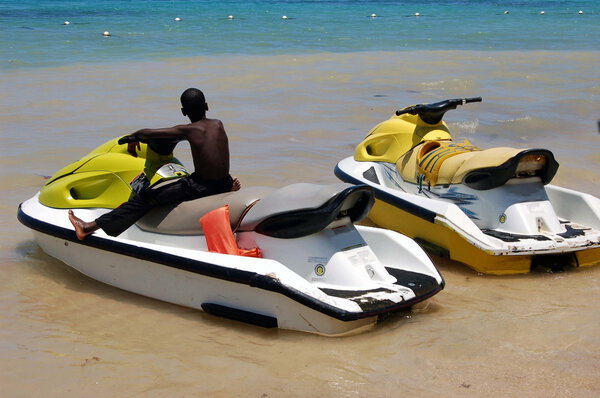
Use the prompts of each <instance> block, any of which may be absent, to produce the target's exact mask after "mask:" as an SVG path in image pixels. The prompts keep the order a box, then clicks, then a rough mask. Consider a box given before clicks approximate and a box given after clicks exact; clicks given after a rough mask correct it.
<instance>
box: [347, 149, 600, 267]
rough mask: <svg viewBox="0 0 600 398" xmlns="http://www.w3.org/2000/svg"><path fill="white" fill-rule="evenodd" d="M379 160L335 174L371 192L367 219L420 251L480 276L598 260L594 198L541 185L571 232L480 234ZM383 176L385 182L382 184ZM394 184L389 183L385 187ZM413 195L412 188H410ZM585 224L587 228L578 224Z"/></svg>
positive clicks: (451, 207)
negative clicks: (401, 236)
mask: <svg viewBox="0 0 600 398" xmlns="http://www.w3.org/2000/svg"><path fill="white" fill-rule="evenodd" d="M394 169H395V165H392V164H387V163H385V162H363V161H356V160H354V158H353V157H348V158H346V159H343V160H342V161H340V162H339V163H338V165H337V166H336V169H335V174H336V176H337V177H338V178H339V179H340V180H342V181H344V182H348V183H353V184H367V185H369V186H371V187H372V188H373V189H374V192H375V198H376V199H375V204H374V206H373V208H372V209H371V211H370V213H369V218H370V219H371V220H372V221H373V222H374V223H375V224H377V225H379V226H381V227H384V228H389V229H392V230H395V231H398V232H400V233H402V234H404V235H407V236H409V237H411V238H413V239H415V241H417V242H418V243H419V244H420V245H421V246H422V247H423V248H425V249H427V250H428V251H430V252H432V253H434V254H436V255H438V256H441V257H447V258H450V259H452V260H455V261H459V262H462V263H464V264H466V265H468V266H469V267H471V268H473V269H474V270H476V271H478V272H481V273H486V274H496V275H505V274H520V273H528V272H530V271H531V269H532V268H533V267H536V266H537V265H545V266H549V267H551V268H558V267H560V266H564V265H571V266H591V265H595V264H597V263H599V262H600V200H599V199H598V198H595V197H593V196H591V195H588V194H584V193H581V192H577V191H573V190H568V189H565V188H561V187H557V186H553V185H546V186H545V194H546V195H547V197H548V200H549V202H550V203H551V205H552V206H553V208H554V209H555V210H556V212H557V214H558V216H559V218H560V220H561V221H560V222H561V223H563V224H565V225H568V226H569V228H568V229H567V231H576V232H577V233H576V234H572V236H569V234H562V236H555V235H550V234H546V235H547V236H544V234H540V235H536V236H519V235H514V234H513V235H511V234H508V233H500V232H497V233H494V231H492V230H486V231H482V230H481V229H480V228H478V227H477V226H476V225H475V224H474V223H473V222H472V220H471V219H470V218H469V217H468V216H467V215H466V214H465V213H464V212H463V210H462V209H461V208H459V207H458V206H457V205H456V204H454V203H450V202H447V201H442V200H435V199H431V198H427V197H425V196H423V195H419V194H415V193H411V192H409V191H408V189H401V187H400V186H401V185H402V184H404V185H407V184H405V183H404V182H403V181H402V178H401V177H400V176H398V175H397V174H394V172H393V170H394ZM384 175H388V176H390V175H391V177H390V180H388V181H386V182H382V181H384V180H385V178H386V177H384ZM392 180H394V181H395V182H393V183H390V181H392ZM415 191H416V189H415ZM582 224H583V225H587V226H582Z"/></svg>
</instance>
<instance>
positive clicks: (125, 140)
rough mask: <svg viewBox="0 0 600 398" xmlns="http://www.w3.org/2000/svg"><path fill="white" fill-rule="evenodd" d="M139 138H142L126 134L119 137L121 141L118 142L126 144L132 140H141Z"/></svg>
mask: <svg viewBox="0 0 600 398" xmlns="http://www.w3.org/2000/svg"><path fill="white" fill-rule="evenodd" d="M139 140H140V139H139V138H137V137H136V136H134V135H126V136H124V137H121V138H119V141H117V144H119V145H125V144H129V143H130V142H139Z"/></svg>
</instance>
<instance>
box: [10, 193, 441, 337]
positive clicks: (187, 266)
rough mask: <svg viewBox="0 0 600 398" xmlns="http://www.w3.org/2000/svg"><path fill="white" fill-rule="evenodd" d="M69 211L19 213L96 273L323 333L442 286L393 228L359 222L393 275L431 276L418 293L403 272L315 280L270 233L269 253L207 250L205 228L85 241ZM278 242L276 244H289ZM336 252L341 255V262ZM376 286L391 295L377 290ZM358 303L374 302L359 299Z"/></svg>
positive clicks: (225, 312) (223, 312)
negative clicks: (359, 279)
mask: <svg viewBox="0 0 600 398" xmlns="http://www.w3.org/2000/svg"><path fill="white" fill-rule="evenodd" d="M104 211H106V210H102V209H98V210H94V209H90V210H82V213H81V214H85V215H86V216H93V215H95V216H97V215H98V214H101V213H102V212H104ZM66 212H67V210H65V209H51V208H47V207H45V206H43V205H41V204H40V203H39V202H38V201H37V198H36V197H34V198H32V199H30V200H28V201H26V202H24V203H23V204H22V205H21V207H20V211H19V219H20V220H21V222H23V223H24V224H25V225H27V226H29V227H30V228H32V229H33V230H34V237H35V240H36V241H37V242H38V244H39V245H40V247H41V248H42V249H43V250H44V251H45V252H47V253H48V254H49V255H51V256H53V257H56V258H57V259H59V260H61V261H64V262H65V263H66V264H68V265H70V266H71V267H73V268H74V269H76V270H78V271H80V272H81V273H83V274H85V275H88V276H90V277H91V278H94V279H96V280H98V281H101V282H104V283H106V284H109V285H112V286H115V287H118V288H121V289H124V290H127V291H131V292H134V293H137V294H141V295H144V296H148V297H152V298H156V299H159V300H162V301H166V302H170V303H174V304H178V305H182V306H186V307H191V308H196V309H201V310H205V311H207V312H212V313H215V314H217V315H220V316H225V317H229V318H233V319H237V320H243V321H246V322H249V323H254V324H258V325H261V326H267V327H275V326H277V327H280V328H283V329H291V330H299V331H305V332H311V333H317V334H323V335H343V334H348V333H355V332H359V331H363V330H365V329H367V328H369V327H371V326H373V325H374V324H375V323H376V322H377V320H378V316H379V315H380V314H385V313H388V312H392V311H397V310H401V309H403V308H408V307H410V306H411V305H413V304H415V303H417V302H419V301H422V300H424V299H426V298H428V297H430V296H432V295H434V294H436V293H437V292H439V291H440V290H441V289H442V288H443V285H444V282H443V279H442V277H441V276H440V274H439V273H438V271H437V269H436V268H435V266H434V265H433V264H432V263H431V261H430V260H429V258H428V257H427V256H426V255H425V253H424V252H423V251H422V250H421V249H420V248H419V247H418V246H417V245H416V244H415V243H414V242H413V241H412V240H410V239H409V238H406V237H404V236H402V235H400V234H397V233H394V232H391V231H385V230H380V229H375V228H368V227H357V231H358V233H359V234H360V236H362V237H363V239H364V240H365V241H366V242H367V243H368V244H369V245H371V248H372V249H373V251H374V252H375V253H376V254H377V258H378V261H380V262H381V263H382V264H383V265H384V267H385V269H386V270H387V271H389V272H390V273H391V274H392V275H393V274H394V273H396V275H397V276H401V275H405V274H407V273H408V274H410V273H419V275H420V278H421V279H422V278H425V279H426V280H427V283H428V285H427V286H426V287H423V289H424V290H422V291H413V290H411V289H410V288H408V287H407V286H404V285H401V283H404V282H406V281H404V282H403V281H400V280H399V277H398V278H396V281H395V282H393V279H394V278H391V279H392V280H387V281H379V280H377V278H374V279H372V280H368V281H365V284H364V286H363V289H360V288H358V287H357V286H353V287H348V286H344V285H343V284H342V285H339V286H336V284H335V280H333V279H329V280H326V279H321V280H318V278H316V279H317V280H315V281H313V280H311V278H310V277H307V276H305V275H300V274H298V273H296V272H294V271H293V270H292V269H290V268H289V267H288V266H286V265H284V261H282V260H283V259H282V258H279V259H274V258H277V257H281V256H285V255H286V253H285V250H279V251H278V250H276V249H277V247H274V248H273V250H271V251H270V250H269V248H268V242H267V241H265V242H264V244H265V245H267V246H266V247H265V250H264V252H265V253H269V252H272V253H273V255H272V257H271V258H249V257H241V256H232V255H225V254H218V253H210V252H207V251H206V243H205V241H204V238H203V236H201V235H198V236H169V235H161V234H155V233H148V232H144V231H142V230H140V229H139V228H137V227H136V226H132V227H131V228H130V229H129V230H127V231H126V232H125V233H123V234H122V235H121V236H120V237H117V238H113V237H110V236H107V235H105V234H104V233H102V232H101V231H99V232H97V233H95V234H94V235H92V236H90V237H88V238H87V239H86V240H85V241H78V240H77V239H76V237H75V235H74V231H73V228H72V226H71V225H70V223H69V221H68V218H67V213H66ZM279 241H280V242H279V245H282V244H283V243H281V242H284V243H286V244H289V243H292V242H286V241H291V240H283V241H282V240H279ZM308 244H310V241H307V240H297V242H296V246H297V245H308ZM290 249H291V250H288V251H287V252H288V253H287V255H288V256H294V255H296V256H297V255H298V253H301V252H303V251H304V252H306V251H307V250H308V251H310V247H294V245H292V246H291V248H290ZM348 253H352V250H349V251H346V252H344V253H342V254H336V255H335V256H332V258H331V259H329V262H328V263H327V264H326V266H327V269H328V270H329V269H331V270H334V269H335V268H336V267H341V266H348V265H347V264H346V263H348V259H347V258H344V256H345V257H348V256H349V255H348ZM403 253H404V254H403ZM304 254H305V255H306V253H304ZM265 257H267V256H265ZM340 258H341V259H342V263H339V264H336V263H335V262H336V261H340ZM291 260H292V259H290V263H293V261H291ZM344 261H345V263H344ZM288 265H289V264H288ZM350 266H352V265H350ZM328 272H329V271H328ZM331 272H333V271H331ZM417 279H418V278H417ZM378 289H379V290H382V289H383V290H386V292H387V293H381V292H379V293H378V292H376V291H377V290H378ZM348 290H352V291H355V293H356V294H354V296H352V294H350V295H349V296H348V297H345V296H344V295H342V294H338V293H339V292H342V291H346V293H347V291H348ZM325 292H328V293H325ZM331 292H334V293H331ZM336 292H338V293H336ZM361 295H362V296H361ZM379 296H381V297H379ZM362 302H364V303H367V304H368V305H364V306H362V307H361V305H359V304H361V303H362ZM369 305H370V306H371V308H369Z"/></svg>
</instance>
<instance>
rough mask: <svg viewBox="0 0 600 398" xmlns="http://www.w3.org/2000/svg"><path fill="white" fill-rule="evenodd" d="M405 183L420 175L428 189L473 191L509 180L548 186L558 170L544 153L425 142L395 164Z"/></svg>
mask: <svg viewBox="0 0 600 398" xmlns="http://www.w3.org/2000/svg"><path fill="white" fill-rule="evenodd" d="M396 167H397V168H398V171H399V172H400V175H401V176H402V178H403V179H404V180H405V181H411V182H415V183H416V182H417V181H418V178H419V176H420V175H424V176H425V180H426V181H427V182H428V183H429V184H430V185H442V184H461V183H464V184H466V185H468V186H471V187H472V188H474V189H491V188H494V187H497V186H500V185H503V184H504V183H506V181H508V180H509V179H510V178H513V177H515V176H516V177H530V176H534V175H537V176H539V177H541V179H542V181H543V182H544V184H547V183H549V182H550V181H551V180H552V177H554V174H555V173H556V170H557V169H558V163H557V162H556V161H555V160H554V156H553V155H552V152H550V151H548V150H545V149H517V148H508V147H497V148H491V149H486V150H480V149H479V148H477V147H474V146H472V145H470V143H468V142H464V143H459V144H455V143H453V142H452V141H427V142H424V143H422V144H420V145H418V146H416V147H415V148H413V149H412V150H410V151H409V152H407V153H406V154H404V155H403V156H402V157H401V158H400V159H399V160H398V162H397V163H396Z"/></svg>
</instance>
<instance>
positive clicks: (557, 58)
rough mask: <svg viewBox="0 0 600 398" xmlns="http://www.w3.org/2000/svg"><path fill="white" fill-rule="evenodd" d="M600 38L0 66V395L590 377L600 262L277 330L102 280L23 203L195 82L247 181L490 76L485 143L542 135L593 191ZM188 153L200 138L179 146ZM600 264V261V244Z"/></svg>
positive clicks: (301, 392) (262, 393) (597, 360)
mask: <svg viewBox="0 0 600 398" xmlns="http://www.w3.org/2000/svg"><path fill="white" fill-rule="evenodd" d="M599 61H600V54H599V53H597V52H556V53H555V52H532V53H525V52H499V53H494V52H461V51H449V52H407V53H355V54H327V53H325V54H320V55H307V56H273V57H242V56H239V57H238V56H227V57H205V58H193V59H174V60H167V61H153V62H139V63H122V64H106V65H98V64H97V65H74V66H68V67H62V68H55V69H32V70H21V71H14V72H3V73H2V74H0V82H1V85H2V87H3V90H2V93H0V101H1V102H0V105H2V108H3V113H2V116H1V126H0V129H1V131H2V138H1V140H2V142H1V144H2V145H0V147H1V148H2V149H1V151H2V156H1V157H0V162H1V163H0V165H1V167H0V182H1V183H2V185H3V190H2V191H1V192H0V218H1V220H2V223H1V226H0V232H1V234H2V235H1V236H2V240H1V242H0V248H1V249H0V256H1V257H0V261H1V265H2V266H1V267H0V350H1V352H2V359H0V396H9V397H30V396H40V395H42V396H48V397H80V396H83V395H85V396H87V397H114V396H124V397H125V396H126V397H165V396H168V397H174V396H176V397H178V396H182V397H183V396H186V397H189V396H215V397H231V396H248V397H282V396H286V397H287V396H336V397H389V396H399V395H403V394H415V395H416V396H420V397H434V396H453V397H454V396H456V397H458V396H461V397H462V396H476V397H498V396H524V397H595V396H597V395H598V394H599V393H600V381H599V380H598V374H599V372H600V333H599V331H600V307H598V305H597V303H598V302H599V300H600V267H592V268H586V269H575V270H570V271H569V272H565V273H547V272H536V273H533V274H529V275H522V276H508V277H506V276H505V277H493V276H484V275H480V274H477V273H475V272H474V271H472V270H470V269H468V268H467V267H465V266H463V265H461V264H458V263H454V262H448V261H445V260H442V259H438V258H433V259H434V262H435V263H436V264H437V265H438V266H439V268H440V270H441V272H442V273H443V275H444V277H445V278H446V281H447V286H446V289H445V290H444V291H442V292H441V293H440V294H438V295H437V296H435V297H434V298H433V299H432V300H430V301H429V302H428V304H426V305H420V306H419V307H418V308H415V309H414V310H413V311H411V312H405V313H400V314H396V315H395V316H393V317H391V318H390V319H387V320H386V321H385V322H383V323H381V324H380V325H378V326H377V327H376V328H375V330H373V331H371V332H368V333H364V334H361V335H358V336H352V337H346V338H336V339H331V338H324V337H318V336H311V335H305V334H301V333H295V332H287V331H280V330H264V329H259V328H256V327H252V326H247V325H243V324H238V323H235V322H231V321H226V320H222V319H218V318H215V317H212V316H210V315H207V314H204V313H202V312H199V311H194V310H189V309H186V308H181V307H178V306H174V305H170V304H166V303H162V302H158V301H155V300H152V299H147V298H144V297H140V296H137V295H134V294H131V293H127V292H123V291H121V290H118V289H115V288H112V287H109V286H106V285H103V284H100V283H98V282H95V281H93V280H91V279H89V278H87V277H85V276H83V275H81V274H79V273H77V272H76V271H74V270H72V269H70V268H69V267H67V266H66V265H64V264H63V263H61V262H59V261H57V260H55V259H53V258H51V257H49V256H47V255H46V254H44V253H43V252H42V251H41V250H40V249H39V248H38V247H37V246H36V245H35V243H34V242H33V240H32V238H31V234H30V232H29V231H28V230H27V229H26V228H25V227H23V226H21V225H20V224H19V223H18V221H17V220H16V209H17V206H18V204H19V203H20V202H21V201H23V200H24V199H26V198H28V197H30V196H31V195H33V194H34V193H35V192H36V191H37V190H38V189H39V187H40V186H41V185H42V184H43V183H44V176H47V175H51V174H53V173H54V172H55V171H56V170H58V169H60V168H61V167H62V166H64V165H65V164H66V163H68V162H71V161H73V160H75V159H77V158H79V157H80V156H82V155H84V154H85V153H87V152H88V151H89V150H90V149H91V148H93V147H95V146H97V145H99V144H100V143H102V142H104V141H106V140H108V139H109V138H112V137H114V136H119V135H123V134H126V133H128V132H131V131H133V130H136V129H138V128H141V127H159V126H167V125H172V124H176V123H181V122H185V119H184V118H183V117H182V116H181V115H180V113H179V104H178V103H177V101H178V96H179V94H180V93H181V91H182V90H183V89H185V88H187V87H189V86H197V87H200V88H202V89H203V90H204V91H205V93H206V95H207V99H208V102H209V106H210V110H211V112H210V114H209V115H210V116H211V117H216V118H220V119H222V120H223V121H224V123H225V127H226V129H227V131H228V133H229V136H230V146H231V152H232V173H234V174H235V175H237V176H239V177H240V179H241V180H242V183H243V184H245V185H258V184H260V185H270V186H282V185H284V184H287V183H289V182H300V181H308V182H316V183H334V182H336V181H337V180H336V178H335V176H334V175H333V168H334V166H335V164H336V163H337V161H338V160H339V159H341V158H343V157H346V156H348V155H349V154H351V153H352V151H353V148H354V145H355V144H356V143H358V142H359V141H360V139H361V138H362V137H363V136H364V135H365V134H366V132H367V131H368V129H370V128H371V127H372V126H373V125H374V124H376V123H378V122H379V121H381V120H383V119H385V118H388V117H390V116H391V115H392V113H393V111H394V110H396V109H398V108H401V107H403V106H406V105H410V104H414V103H420V102H433V101H436V100H441V99H446V98H454V97H465V96H477V95H481V96H482V97H483V98H484V102H483V103H481V104H472V105H469V106H465V107H462V108H459V109H458V110H456V111H452V112H450V113H448V115H447V118H446V120H447V122H449V123H450V127H451V128H452V129H454V131H455V132H456V134H457V135H458V136H460V137H464V138H468V139H469V140H471V141H472V142H473V143H474V144H476V145H478V146H481V147H488V146H494V145H510V146H516V147H534V146H535V147H545V148H548V149H550V150H552V151H553V152H554V154H555V156H556V157H557V159H558V161H559V163H560V164H561V166H560V169H559V172H558V174H557V176H556V178H555V180H554V181H553V183H555V184H558V185H562V186H566V187H569V188H573V189H578V190H582V191H585V192H588V193H591V194H594V195H596V196H600V134H598V132H597V124H596V120H597V119H598V118H600V113H599V111H598V110H599V109H600V83H599V82H600V72H598V70H597V68H596V66H597V65H598V64H599ZM178 155H179V157H180V158H181V159H182V160H184V161H185V162H186V163H188V164H189V156H188V154H187V148H186V147H185V146H182V147H181V148H179V150H178ZM599 265H600V264H599Z"/></svg>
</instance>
